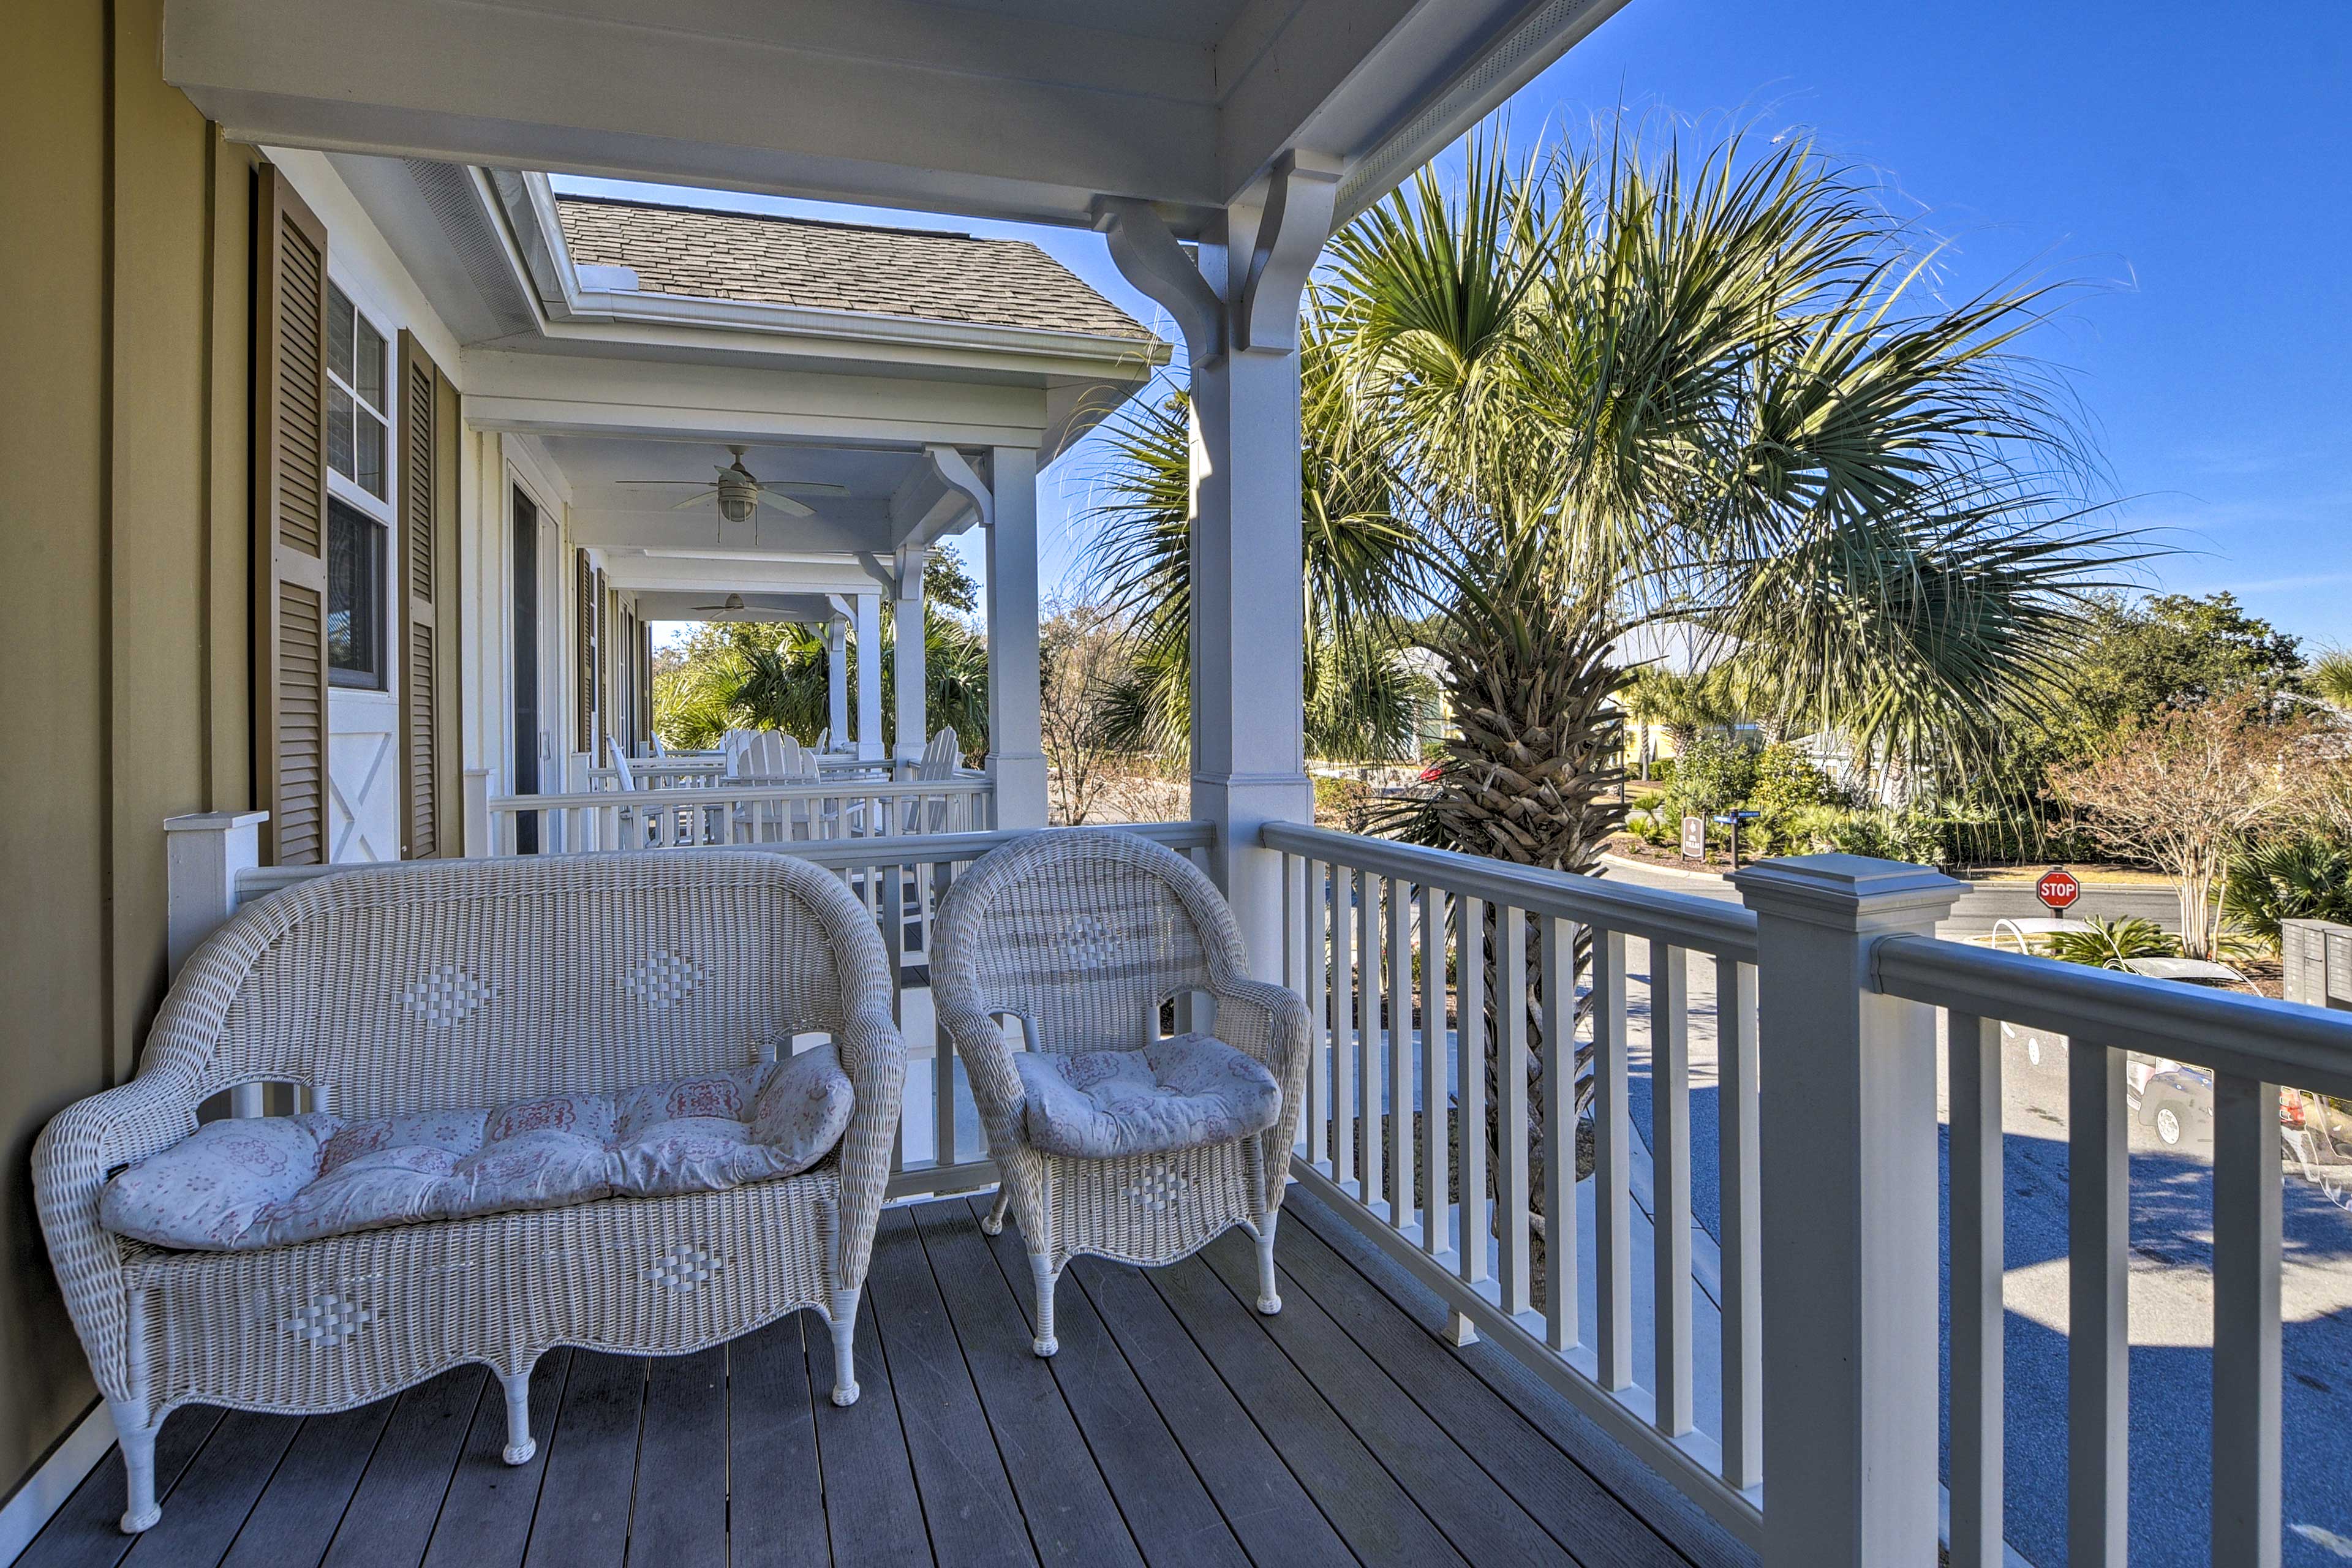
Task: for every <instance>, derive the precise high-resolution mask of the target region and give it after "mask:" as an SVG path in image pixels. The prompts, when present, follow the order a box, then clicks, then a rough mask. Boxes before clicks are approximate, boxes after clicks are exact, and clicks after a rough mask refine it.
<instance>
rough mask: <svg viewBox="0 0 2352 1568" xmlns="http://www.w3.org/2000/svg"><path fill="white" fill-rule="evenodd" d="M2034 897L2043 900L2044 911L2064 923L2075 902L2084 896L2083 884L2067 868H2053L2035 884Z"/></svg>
mask: <svg viewBox="0 0 2352 1568" xmlns="http://www.w3.org/2000/svg"><path fill="white" fill-rule="evenodd" d="M2033 896H2034V897H2035V898H2037V899H2040V900H2042V907H2043V908H2044V909H2047V910H2049V911H2050V912H2051V913H2052V914H2053V915H2056V916H2057V917H2058V918H2059V919H2060V920H2062V921H2063V920H2064V919H2065V918H2066V911H2067V910H2068V909H2070V908H2072V907H2073V905H2074V900H2077V899H2079V898H2081V897H2082V896H2083V884H2082V883H2081V882H2080V881H2078V880H2076V879H2075V877H2074V872H2072V871H2069V870H2068V869H2066V868H2065V867H2063V866H2053V867H2051V868H2050V869H2048V870H2047V871H2044V872H2042V879H2041V880H2040V881H2038V882H2036V883H2034V884H2033Z"/></svg>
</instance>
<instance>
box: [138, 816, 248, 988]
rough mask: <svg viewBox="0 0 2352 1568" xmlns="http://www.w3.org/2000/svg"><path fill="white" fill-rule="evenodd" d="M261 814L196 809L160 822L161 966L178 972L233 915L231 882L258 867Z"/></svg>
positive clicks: (234, 882) (234, 893) (169, 971)
mask: <svg viewBox="0 0 2352 1568" xmlns="http://www.w3.org/2000/svg"><path fill="white" fill-rule="evenodd" d="M268 820H269V814H268V812H266V811H199V812H191V813H189V814H188V815H187V816H167V817H165V818H164V819H163V963H164V967H165V971H166V973H171V974H177V973H180V966H181V965H182V964H184V963H187V961H188V954H190V953H192V952H195V950H196V948H197V947H198V946H199V945H200V944H201V943H202V942H204V940H205V938H206V937H208V936H210V935H212V933H213V932H214V931H215V930H216V929H218V928H219V927H220V926H221V925H222V924H224V923H225V922H226V921H227V920H228V918H229V917H230V916H231V915H233V914H235V913H236V879H237V876H238V874H239V873H240V872H245V871H250V870H252V869H254V868H256V867H257V866H259V865H260V864H261V825H262V824H263V823H265V822H267V821H268Z"/></svg>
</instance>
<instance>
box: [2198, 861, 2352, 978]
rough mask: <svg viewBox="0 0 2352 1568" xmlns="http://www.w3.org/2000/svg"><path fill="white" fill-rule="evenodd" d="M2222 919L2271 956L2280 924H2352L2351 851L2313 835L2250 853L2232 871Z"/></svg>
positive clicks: (2275, 945) (2276, 946)
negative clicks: (2255, 939)
mask: <svg viewBox="0 0 2352 1568" xmlns="http://www.w3.org/2000/svg"><path fill="white" fill-rule="evenodd" d="M2221 915H2222V918H2223V919H2224V920H2227V921H2231V923H2232V924H2234V925H2237V926H2239V927H2240V928H2242V929H2243V930H2244V931H2247V932H2248V933H2249V934H2250V935H2252V936H2256V937H2259V938H2261V939H2262V941H2263V942H2264V943H2265V944H2266V945H2267V946H2268V948H2269V950H2270V951H2271V952H2273V953H2275V952H2278V950H2279V922H2280V921H2306V920H2307V921H2340V922H2343V923H2346V924H2352V851H2347V849H2346V848H2345V847H2344V846H2343V845H2341V844H2338V843H2336V842H2335V841H2334V840H2333V839H2328V838H2323V837H2317V836H2315V835H2311V834H2299V835H2297V836H2295V837H2292V838H2282V839H2279V840H2276V841H2275V842H2273V843H2270V844H2266V845H2263V846H2262V847H2259V848H2256V849H2252V850H2249V851H2248V852H2247V853H2245V854H2244V855H2242V856H2240V857H2239V858H2238V859H2237V861H2236V862H2235V863H2234V864H2233V865H2231V868H2230V879H2229V883H2228V885H2227V887H2226V888H2224V889H2223V891H2222V894H2221Z"/></svg>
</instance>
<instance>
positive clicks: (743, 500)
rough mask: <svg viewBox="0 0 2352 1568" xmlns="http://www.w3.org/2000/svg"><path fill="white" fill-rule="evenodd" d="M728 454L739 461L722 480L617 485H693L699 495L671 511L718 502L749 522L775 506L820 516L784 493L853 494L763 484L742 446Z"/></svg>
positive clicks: (786, 482)
mask: <svg viewBox="0 0 2352 1568" xmlns="http://www.w3.org/2000/svg"><path fill="white" fill-rule="evenodd" d="M727 451H728V454H729V455H730V457H732V458H734V459H735V460H734V461H733V462H732V463H730V464H728V465H727V466H726V467H725V468H719V477H718V478H717V479H616V480H614V483H615V484H624V485H692V486H693V487H694V488H695V490H696V493H695V494H693V495H690V496H688V497H687V498H686V499H685V500H682V501H680V502H678V503H677V505H676V506H674V507H672V508H670V510H672V511H684V510H686V509H687V508H688V507H691V506H700V505H702V504H703V503H704V502H706V501H713V500H715V501H717V502H718V504H719V516H720V517H722V518H724V519H726V520H727V521H729V522H745V521H750V520H751V517H752V516H753V514H755V513H756V512H757V511H758V510H759V509H760V508H761V506H762V505H766V506H772V507H774V508H775V509H776V510H778V511H781V512H782V513H784V514H785V515H786V516H789V517H814V516H815V515H816V514H815V513H814V511H812V510H810V509H809V508H808V507H806V506H803V505H802V504H801V503H800V502H799V501H796V500H793V498H792V497H790V496H787V495H780V494H778V493H777V492H778V491H781V490H800V491H803V493H806V494H810V495H836V496H837V495H847V494H848V493H849V490H848V488H847V487H846V486H844V485H825V484H815V483H812V482H810V481H808V480H804V479H777V480H766V481H763V480H761V479H759V478H757V477H756V476H755V475H753V473H752V472H751V469H749V468H745V467H744V466H743V448H742V447H728V448H727ZM714 466H715V465H714Z"/></svg>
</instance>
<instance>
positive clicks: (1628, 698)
mask: <svg viewBox="0 0 2352 1568" xmlns="http://www.w3.org/2000/svg"><path fill="white" fill-rule="evenodd" d="M1624 707H1625V709H1626V710H1627V712H1628V713H1629V714H1630V713H1633V712H1635V711H1638V712H1640V713H1641V715H1642V716H1643V721H1644V722H1645V723H1650V724H1655V725H1657V726H1658V727H1659V728H1660V729H1662V730H1664V731H1665V732H1666V739H1667V741H1668V742H1671V743H1672V744H1673V746H1674V748H1675V755H1676V756H1680V755H1682V754H1683V753H1684V752H1687V751H1689V750H1690V748H1691V746H1692V744H1693V743H1694V742H1696V741H1697V740H1698V738H1699V737H1700V736H1701V735H1702V734H1705V733H1706V731H1709V730H1716V729H1720V728H1722V727H1723V726H1725V725H1727V724H1731V723H1736V722H1737V721H1738V719H1739V710H1738V705H1737V704H1736V703H1735V702H1734V701H1733V700H1732V691H1731V683H1730V681H1729V680H1728V679H1727V677H1726V676H1725V674H1724V673H1723V672H1722V671H1720V670H1711V669H1708V670H1691V671H1687V672H1677V671H1675V670H1671V669H1666V668H1662V667H1660V666H1656V665H1653V666H1651V667H1650V668H1646V669H1643V671H1642V672H1641V673H1640V674H1638V675H1636V676H1634V677H1633V685H1632V686H1631V687H1630V688H1629V689H1628V690H1627V691H1626V694H1625V702H1624Z"/></svg>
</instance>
